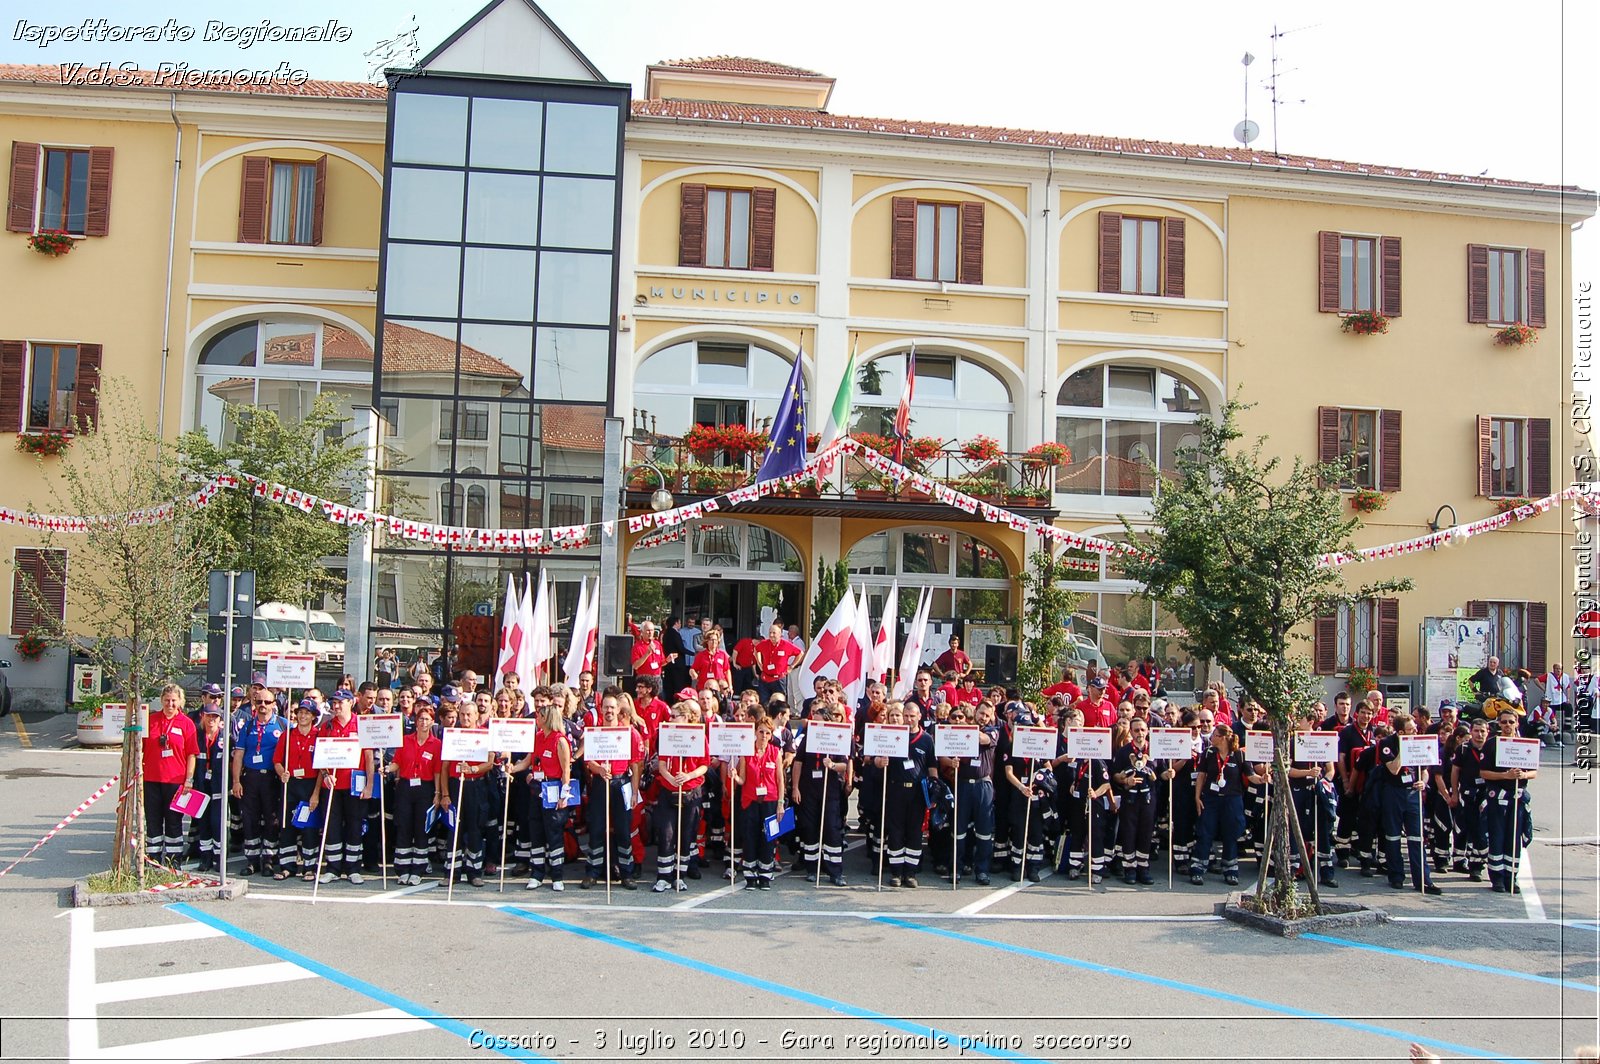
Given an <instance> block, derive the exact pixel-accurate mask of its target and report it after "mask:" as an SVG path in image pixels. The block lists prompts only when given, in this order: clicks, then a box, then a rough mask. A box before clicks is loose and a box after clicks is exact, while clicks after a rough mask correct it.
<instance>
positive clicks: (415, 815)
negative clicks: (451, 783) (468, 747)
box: [386, 702, 442, 887]
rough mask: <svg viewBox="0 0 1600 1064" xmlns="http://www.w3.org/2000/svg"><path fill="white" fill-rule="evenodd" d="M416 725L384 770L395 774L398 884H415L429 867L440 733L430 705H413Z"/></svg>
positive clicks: (438, 764) (424, 703)
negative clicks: (429, 821)
mask: <svg viewBox="0 0 1600 1064" xmlns="http://www.w3.org/2000/svg"><path fill="white" fill-rule="evenodd" d="M415 721H416V727H415V728H414V729H413V730H412V731H411V733H410V734H409V735H407V736H406V737H405V739H404V740H402V741H401V743H400V747H399V748H398V749H397V750H395V752H394V759H393V760H392V761H390V762H389V765H388V767H387V769H386V771H387V772H389V773H391V774H392V775H393V776H394V785H393V786H394V870H395V872H396V873H397V874H398V876H399V879H400V885H401V886H413V887H414V886H416V885H417V884H419V883H421V882H422V873H423V872H424V871H426V870H427V867H428V831H427V819H428V810H429V809H432V808H433V807H434V805H435V804H436V801H435V798H436V794H437V789H436V784H437V783H438V781H439V766H440V764H442V762H441V761H440V758H439V753H440V749H439V746H440V743H439V737H438V736H436V735H434V734H433V707H432V706H431V705H429V704H428V703H426V702H423V703H422V704H421V705H419V706H417V707H416V716H415Z"/></svg>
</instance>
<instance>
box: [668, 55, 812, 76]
mask: <svg viewBox="0 0 1600 1064" xmlns="http://www.w3.org/2000/svg"><path fill="white" fill-rule="evenodd" d="M655 65H656V66H657V67H665V68H668V69H671V70H707V71H712V72H714V73H719V74H769V75H774V76H777V77H784V78H822V77H827V75H826V74H819V73H817V72H816V71H815V70H807V69H805V68H804V67H797V66H788V65H786V64H783V63H773V62H769V61H767V60H765V59H750V58H748V57H746V56H742V55H711V56H705V57H703V58H700V59H663V60H661V62H659V63H656V64H655Z"/></svg>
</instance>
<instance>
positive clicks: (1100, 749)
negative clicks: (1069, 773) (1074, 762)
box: [1067, 728, 1111, 761]
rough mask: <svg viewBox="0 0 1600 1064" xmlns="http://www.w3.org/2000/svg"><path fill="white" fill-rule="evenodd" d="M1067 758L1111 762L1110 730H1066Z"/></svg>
mask: <svg viewBox="0 0 1600 1064" xmlns="http://www.w3.org/2000/svg"><path fill="white" fill-rule="evenodd" d="M1067 756H1068V757H1075V758H1085V757H1088V758H1094V759H1096V760H1100V761H1109V760H1111V729H1110V728H1068V729H1067Z"/></svg>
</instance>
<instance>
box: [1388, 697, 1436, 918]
mask: <svg viewBox="0 0 1600 1064" xmlns="http://www.w3.org/2000/svg"><path fill="white" fill-rule="evenodd" d="M1390 720H1391V722H1392V723H1393V724H1394V732H1393V734H1390V735H1386V736H1384V737H1383V739H1381V740H1379V742H1378V752H1377V755H1376V756H1377V765H1376V768H1375V770H1374V771H1376V772H1378V773H1379V776H1378V779H1379V781H1380V784H1381V788H1382V789H1381V790H1379V792H1378V810H1379V816H1380V817H1381V818H1382V830H1383V853H1384V864H1385V866H1386V870H1387V871H1388V873H1389V886H1391V887H1393V888H1394V889H1396V890H1404V889H1406V865H1405V862H1406V860H1407V859H1408V858H1409V860H1410V862H1411V884H1412V887H1413V888H1415V889H1416V890H1420V891H1422V892H1423V893H1425V894H1440V893H1442V891H1441V890H1440V889H1439V887H1438V886H1437V885H1436V884H1435V883H1434V882H1433V878H1432V877H1431V876H1430V875H1429V874H1428V862H1427V857H1426V855H1425V854H1424V853H1423V852H1422V803H1421V802H1420V801H1419V798H1420V797H1421V796H1422V792H1423V791H1424V790H1425V789H1426V788H1427V786H1428V771H1427V769H1425V768H1418V767H1414V766H1410V765H1402V764H1400V745H1401V744H1400V740H1401V738H1402V737H1404V736H1407V735H1415V734H1416V732H1417V724H1416V721H1415V720H1413V719H1412V717H1411V715H1410V714H1408V713H1407V714H1395V715H1394V716H1392V717H1391V718H1390ZM1402 845H1404V847H1405V852H1404V853H1402V852H1401V847H1402Z"/></svg>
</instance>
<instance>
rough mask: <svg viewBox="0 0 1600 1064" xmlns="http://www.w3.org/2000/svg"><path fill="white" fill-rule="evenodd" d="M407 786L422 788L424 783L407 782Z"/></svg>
mask: <svg viewBox="0 0 1600 1064" xmlns="http://www.w3.org/2000/svg"><path fill="white" fill-rule="evenodd" d="M406 786H408V787H420V786H422V781H421V780H406Z"/></svg>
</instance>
